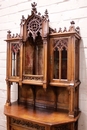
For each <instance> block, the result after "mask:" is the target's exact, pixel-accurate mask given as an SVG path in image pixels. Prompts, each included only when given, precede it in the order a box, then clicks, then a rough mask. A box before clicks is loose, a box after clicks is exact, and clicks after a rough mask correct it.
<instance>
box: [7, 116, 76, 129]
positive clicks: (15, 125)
mask: <svg viewBox="0 0 87 130" xmlns="http://www.w3.org/2000/svg"><path fill="white" fill-rule="evenodd" d="M77 123H78V122H77V121H76V122H74V123H73V122H72V123H66V124H57V125H52V124H49V125H45V124H44V125H43V124H39V123H34V122H31V121H26V120H21V119H16V118H10V129H9V130H77Z"/></svg>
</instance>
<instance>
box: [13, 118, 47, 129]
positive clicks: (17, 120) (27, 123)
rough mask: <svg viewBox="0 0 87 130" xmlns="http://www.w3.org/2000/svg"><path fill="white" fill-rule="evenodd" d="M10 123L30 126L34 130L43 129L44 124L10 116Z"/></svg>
mask: <svg viewBox="0 0 87 130" xmlns="http://www.w3.org/2000/svg"><path fill="white" fill-rule="evenodd" d="M11 123H12V124H16V125H19V126H23V127H28V128H29V127H30V128H33V129H36V130H45V126H41V125H38V124H35V123H32V122H30V121H25V120H21V119H20V120H19V119H15V118H11Z"/></svg>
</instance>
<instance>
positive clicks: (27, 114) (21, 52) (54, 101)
mask: <svg viewBox="0 0 87 130" xmlns="http://www.w3.org/2000/svg"><path fill="white" fill-rule="evenodd" d="M31 5H32V10H31V15H28V17H27V19H25V17H24V16H22V19H21V23H20V34H16V35H14V34H13V35H12V34H11V31H8V34H7V39H6V40H5V41H6V42H7V73H6V83H7V101H6V104H5V107H4V114H5V115H6V117H7V130H78V119H79V116H80V111H79V85H80V80H79V43H80V34H79V27H77V28H75V23H74V21H72V22H71V25H70V27H69V29H68V30H67V29H66V28H64V29H63V30H62V29H61V28H59V30H58V31H56V29H52V28H51V27H49V17H48V12H47V10H46V11H45V14H44V15H43V16H41V14H40V13H37V9H36V6H37V4H36V3H35V2H34V3H32V4H31ZM13 83H16V84H17V86H18V99H17V101H15V102H12V101H11V86H12V84H13ZM13 87H15V86H13Z"/></svg>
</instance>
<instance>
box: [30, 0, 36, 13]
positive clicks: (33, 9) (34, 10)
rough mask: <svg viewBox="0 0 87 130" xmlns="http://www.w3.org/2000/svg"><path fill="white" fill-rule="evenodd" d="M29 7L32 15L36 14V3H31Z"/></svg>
mask: <svg viewBox="0 0 87 130" xmlns="http://www.w3.org/2000/svg"><path fill="white" fill-rule="evenodd" d="M31 6H32V12H31V13H32V14H33V13H34V14H36V13H37V9H36V6H37V3H35V2H33V3H32V4H31Z"/></svg>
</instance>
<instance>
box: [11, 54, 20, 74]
mask: <svg viewBox="0 0 87 130" xmlns="http://www.w3.org/2000/svg"><path fill="white" fill-rule="evenodd" d="M19 63H20V56H19V52H17V53H15V52H12V76H19V70H20V64H19Z"/></svg>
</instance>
